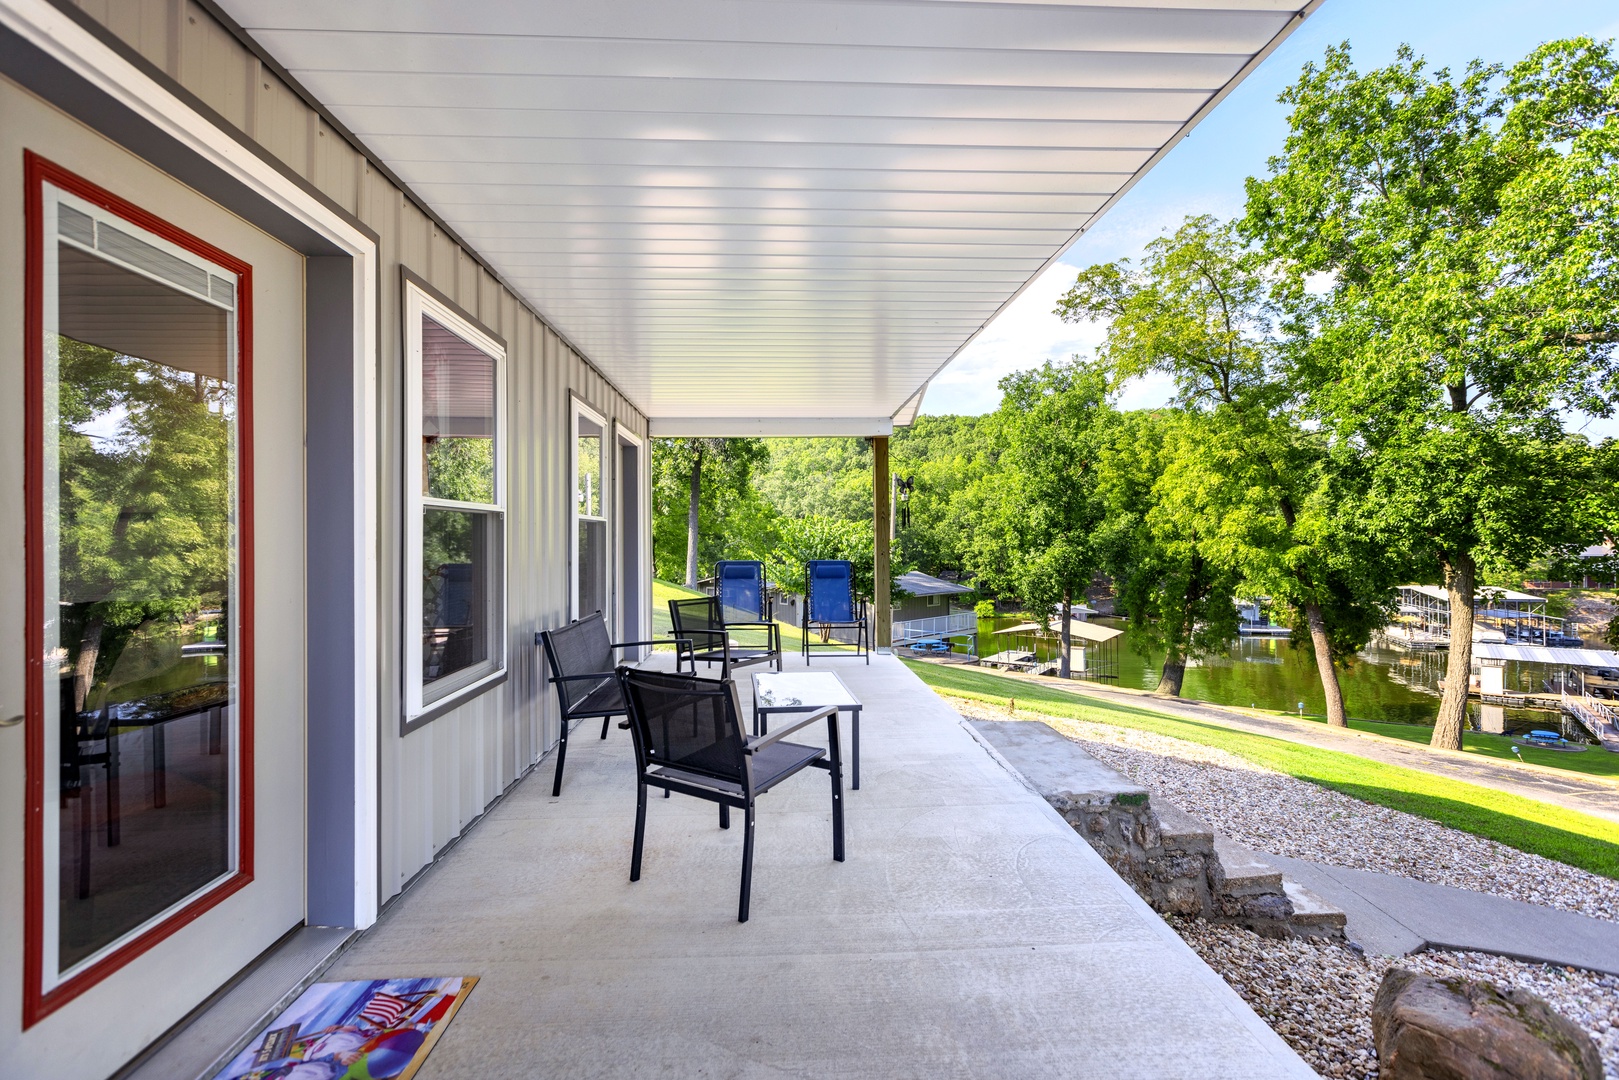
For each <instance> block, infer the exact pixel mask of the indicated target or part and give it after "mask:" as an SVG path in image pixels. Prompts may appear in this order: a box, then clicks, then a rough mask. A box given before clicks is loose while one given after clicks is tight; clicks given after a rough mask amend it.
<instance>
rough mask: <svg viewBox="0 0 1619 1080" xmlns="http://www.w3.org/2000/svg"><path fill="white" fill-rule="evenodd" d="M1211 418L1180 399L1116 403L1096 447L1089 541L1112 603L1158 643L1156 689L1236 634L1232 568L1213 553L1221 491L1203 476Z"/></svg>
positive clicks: (1177, 687)
mask: <svg viewBox="0 0 1619 1080" xmlns="http://www.w3.org/2000/svg"><path fill="white" fill-rule="evenodd" d="M1209 435H1210V422H1209V418H1208V417H1206V416H1203V415H1200V414H1198V413H1195V412H1191V411H1188V410H1185V409H1158V410H1151V411H1142V412H1126V413H1118V414H1116V415H1115V416H1114V417H1113V418H1112V422H1111V423H1109V424H1108V425H1107V426H1106V429H1105V432H1104V438H1103V439H1102V440H1101V444H1100V448H1099V453H1098V455H1097V459H1096V460H1097V468H1096V472H1097V496H1098V498H1099V500H1100V502H1101V504H1102V507H1103V510H1104V516H1103V518H1102V521H1101V523H1100V525H1099V527H1098V528H1097V530H1096V532H1095V534H1094V538H1093V543H1094V545H1095V547H1096V549H1097V552H1098V554H1099V556H1100V560H1101V565H1102V567H1103V569H1105V570H1106V572H1107V573H1108V574H1109V575H1111V576H1112V578H1113V581H1114V588H1115V590H1116V595H1117V606H1118V608H1119V609H1120V610H1121V611H1123V612H1124V613H1125V614H1126V615H1128V616H1129V618H1130V621H1131V623H1132V624H1133V625H1134V627H1135V628H1136V632H1137V633H1139V634H1141V635H1142V636H1143V637H1144V638H1145V639H1146V640H1147V641H1148V642H1150V643H1151V644H1153V645H1154V646H1156V647H1158V648H1161V649H1163V650H1164V665H1163V673H1162V675H1161V676H1160V677H1159V680H1158V685H1157V687H1156V688H1155V689H1154V691H1153V692H1154V693H1155V694H1158V695H1161V696H1164V697H1178V696H1179V695H1180V692H1181V684H1182V681H1183V680H1184V678H1185V675H1186V663H1187V661H1188V660H1190V659H1194V658H1197V657H1204V656H1213V655H1218V654H1221V653H1224V652H1225V651H1226V650H1227V649H1228V648H1229V647H1230V643H1231V641H1232V639H1234V638H1235V637H1236V636H1237V607H1236V602H1235V594H1236V588H1237V585H1238V583H1239V581H1240V580H1241V578H1240V576H1239V575H1238V574H1237V573H1236V572H1235V571H1234V570H1233V569H1232V568H1231V567H1230V565H1229V560H1225V559H1222V558H1220V557H1219V555H1220V537H1219V529H1220V523H1221V516H1222V515H1221V509H1222V506H1221V502H1220V499H1221V495H1222V490H1223V489H1222V488H1221V487H1220V486H1219V485H1214V484H1210V483H1209V482H1208V474H1207V468H1208V457H1207V454H1208V451H1209V445H1210V443H1209Z"/></svg>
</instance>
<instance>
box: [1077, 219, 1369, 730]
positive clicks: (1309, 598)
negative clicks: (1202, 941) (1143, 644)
mask: <svg viewBox="0 0 1619 1080" xmlns="http://www.w3.org/2000/svg"><path fill="white" fill-rule="evenodd" d="M1265 271H1266V268H1265V266H1264V263H1263V262H1262V261H1261V259H1260V257H1259V255H1258V254H1257V253H1256V252H1254V251H1253V250H1251V249H1250V247H1249V246H1248V245H1247V244H1246V243H1245V242H1244V241H1243V240H1242V239H1241V238H1240V237H1238V236H1237V235H1236V233H1235V231H1234V230H1233V229H1232V228H1231V227H1230V226H1229V225H1226V224H1223V223H1221V222H1218V221H1216V220H1215V219H1214V218H1212V217H1207V216H1201V217H1190V218H1188V219H1187V220H1186V221H1185V222H1184V223H1183V224H1182V225H1181V227H1180V228H1179V229H1178V230H1177V231H1176V232H1175V233H1173V234H1172V235H1167V236H1162V237H1159V238H1158V239H1156V240H1154V241H1152V242H1151V243H1149V244H1148V245H1147V248H1146V253H1145V257H1144V258H1143V260H1142V262H1141V265H1140V267H1139V268H1137V267H1135V266H1132V265H1131V264H1130V261H1129V260H1120V261H1118V262H1113V263H1104V264H1100V265H1096V266H1091V267H1089V268H1087V269H1085V270H1082V271H1081V272H1080V273H1079V276H1078V278H1077V279H1076V281H1075V283H1074V285H1073V287H1072V288H1071V289H1069V291H1068V292H1067V294H1065V295H1064V296H1063V298H1062V299H1061V300H1060V301H1059V303H1058V306H1057V313H1058V314H1059V315H1061V316H1062V317H1063V319H1064V320H1066V321H1069V322H1080V321H1085V320H1103V321H1105V322H1106V324H1107V330H1106V337H1105V339H1104V341H1103V343H1102V346H1101V348H1100V349H1099V350H1098V359H1099V361H1100V362H1101V364H1102V365H1103V367H1104V369H1105V370H1106V371H1107V373H1108V376H1109V379H1110V381H1111V383H1112V384H1113V385H1114V386H1118V385H1120V384H1122V383H1124V382H1127V381H1129V380H1130V379H1134V378H1137V377H1140V376H1142V375H1147V374H1152V373H1162V374H1167V375H1169V376H1170V377H1171V378H1173V379H1174V381H1175V386H1176V391H1177V393H1176V404H1177V405H1178V406H1180V407H1181V408H1182V409H1184V410H1186V411H1187V412H1188V414H1190V415H1188V416H1187V417H1186V418H1185V423H1187V424H1192V425H1199V424H1200V430H1201V437H1200V442H1199V443H1198V444H1197V445H1196V446H1195V448H1194V451H1193V453H1192V454H1191V455H1190V456H1189V457H1186V458H1184V459H1176V460H1175V461H1174V462H1172V463H1170V465H1168V466H1166V467H1172V468H1173V470H1174V472H1175V477H1174V479H1175V481H1176V482H1177V483H1179V484H1183V485H1185V484H1195V485H1197V486H1198V487H1199V488H1201V490H1200V492H1199V493H1198V499H1197V505H1198V506H1199V507H1201V508H1202V509H1201V510H1200V511H1199V514H1200V515H1201V516H1202V517H1203V518H1204V520H1202V521H1201V522H1199V523H1198V525H1197V533H1198V535H1199V536H1200V537H1201V544H1202V549H1203V552H1204V557H1205V558H1208V559H1210V560H1213V561H1214V562H1216V563H1217V564H1218V565H1220V566H1221V568H1222V569H1223V570H1225V571H1227V572H1230V573H1235V574H1237V575H1239V576H1240V577H1241V578H1242V579H1243V581H1244V583H1245V585H1246V587H1247V588H1248V589H1249V590H1250V593H1251V594H1252V595H1263V596H1268V597H1270V598H1271V600H1272V601H1273V602H1274V603H1275V605H1276V610H1278V611H1279V612H1280V613H1282V614H1283V615H1284V617H1287V616H1289V615H1291V616H1295V617H1294V618H1293V619H1292V622H1293V625H1294V628H1295V631H1296V633H1298V634H1299V636H1300V637H1302V638H1303V639H1304V640H1307V641H1309V642H1310V644H1311V646H1312V647H1313V649H1314V652H1315V658H1316V667H1317V670H1318V671H1319V672H1320V677H1321V686H1322V690H1323V694H1324V697H1325V699H1326V703H1327V719H1328V722H1329V723H1332V724H1336V725H1338V726H1344V725H1345V724H1346V723H1347V718H1346V714H1345V712H1344V704H1343V692H1342V690H1341V688H1340V686H1339V682H1338V672H1337V669H1336V667H1335V659H1336V658H1341V657H1343V656H1345V655H1346V654H1350V653H1353V652H1354V651H1356V650H1357V649H1359V648H1360V647H1361V646H1362V645H1364V644H1365V643H1366V640H1367V638H1368V637H1369V636H1370V633H1371V630H1372V628H1373V627H1375V626H1376V625H1377V623H1378V622H1379V621H1380V617H1381V615H1382V613H1383V611H1384V606H1385V604H1386V602H1387V598H1388V596H1389V595H1390V594H1391V592H1392V589H1391V588H1390V585H1391V584H1392V582H1391V581H1390V580H1389V577H1388V574H1387V572H1386V568H1387V567H1388V566H1389V565H1390V560H1388V559H1387V558H1385V557H1382V556H1377V557H1368V554H1367V553H1366V551H1365V548H1364V545H1360V544H1356V543H1354V542H1353V540H1352V537H1351V536H1350V532H1351V530H1350V528H1349V525H1350V523H1349V522H1348V521H1347V520H1346V517H1345V515H1344V514H1343V512H1342V511H1343V500H1342V499H1341V498H1340V497H1339V496H1340V495H1341V494H1342V493H1343V492H1344V490H1345V488H1346V486H1348V485H1347V483H1346V481H1347V480H1348V476H1346V475H1345V474H1344V473H1343V472H1342V470H1339V469H1336V468H1335V465H1336V464H1338V461H1337V459H1335V458H1334V456H1333V455H1331V454H1330V453H1328V444H1327V441H1326V440H1325V439H1323V438H1321V437H1319V436H1318V435H1317V434H1316V433H1314V432H1312V431H1311V430H1309V429H1308V427H1307V425H1306V424H1305V422H1304V418H1303V417H1302V416H1301V415H1300V413H1299V410H1298V405H1299V400H1300V399H1299V394H1298V393H1297V384H1296V380H1295V372H1294V364H1293V358H1294V356H1296V355H1297V348H1298V346H1297V344H1296V343H1293V344H1294V347H1292V348H1290V347H1289V345H1290V342H1289V341H1288V339H1287V338H1286V337H1285V336H1284V335H1283V334H1282V333H1281V332H1280V330H1279V328H1278V322H1279V321H1280V322H1282V323H1284V324H1287V325H1292V326H1297V325H1298V324H1299V323H1301V322H1302V321H1303V320H1301V319H1300V318H1298V317H1297V315H1296V313H1293V312H1290V311H1288V310H1285V309H1284V310H1282V311H1280V312H1279V311H1278V310H1277V308H1276V304H1275V301H1274V299H1273V297H1272V295H1271V287H1270V281H1269V279H1268V277H1267V274H1266V272H1265ZM1287 295H1288V296H1289V297H1290V298H1292V299H1294V300H1296V301H1297V302H1299V303H1307V300H1306V298H1305V297H1304V296H1303V295H1302V294H1297V293H1291V294H1287ZM1279 316H1280V318H1279ZM1307 345H1308V342H1307V341H1306V342H1305V347H1307ZM1349 475H1353V472H1351V473H1350V474H1349ZM1186 509H1187V507H1186V506H1182V507H1181V510H1182V511H1183V516H1184V511H1185V510H1186ZM1165 512H1166V513H1167V508H1166V510H1165ZM1357 556H1359V557H1357Z"/></svg>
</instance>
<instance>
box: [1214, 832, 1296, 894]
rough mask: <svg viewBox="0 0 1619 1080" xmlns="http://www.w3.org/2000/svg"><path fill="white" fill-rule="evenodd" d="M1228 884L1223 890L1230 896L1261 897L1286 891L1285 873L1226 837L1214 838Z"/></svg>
mask: <svg viewBox="0 0 1619 1080" xmlns="http://www.w3.org/2000/svg"><path fill="white" fill-rule="evenodd" d="M1214 853H1215V855H1217V856H1219V859H1220V868H1221V870H1222V871H1224V882H1223V884H1222V885H1221V886H1220V891H1221V892H1224V893H1225V894H1226V895H1228V896H1258V895H1261V894H1263V893H1280V892H1281V891H1282V872H1281V871H1280V870H1278V869H1276V868H1275V867H1274V866H1272V865H1271V864H1270V863H1268V862H1266V861H1265V860H1264V859H1262V858H1261V857H1260V856H1259V854H1258V853H1257V852H1255V851H1253V850H1252V849H1250V848H1247V847H1244V846H1243V845H1241V844H1239V843H1237V842H1236V841H1235V840H1232V839H1230V838H1229V837H1225V836H1216V837H1215V838H1214Z"/></svg>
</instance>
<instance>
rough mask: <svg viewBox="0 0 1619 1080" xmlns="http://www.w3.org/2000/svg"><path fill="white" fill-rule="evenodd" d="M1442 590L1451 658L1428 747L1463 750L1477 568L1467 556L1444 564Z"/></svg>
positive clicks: (1462, 555) (1471, 656) (1471, 653)
mask: <svg viewBox="0 0 1619 1080" xmlns="http://www.w3.org/2000/svg"><path fill="white" fill-rule="evenodd" d="M1444 566H1445V591H1446V592H1448V593H1449V594H1450V659H1449V661H1448V663H1446V665H1445V694H1444V696H1443V697H1441V698H1440V699H1439V718H1438V719H1437V720H1436V721H1434V726H1433V739H1432V740H1431V741H1430V742H1429V744H1428V745H1430V746H1437V747H1439V748H1440V749H1442V750H1460V749H1461V748H1462V729H1463V728H1465V727H1466V726H1467V684H1468V681H1469V680H1470V679H1471V678H1472V672H1473V585H1474V582H1475V577H1476V574H1477V567H1475V566H1474V564H1473V557H1472V556H1471V555H1468V554H1465V553H1464V554H1461V555H1457V556H1456V557H1455V558H1454V559H1447V560H1446V561H1445V564H1444Z"/></svg>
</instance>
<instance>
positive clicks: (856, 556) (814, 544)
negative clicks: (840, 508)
mask: <svg viewBox="0 0 1619 1080" xmlns="http://www.w3.org/2000/svg"><path fill="white" fill-rule="evenodd" d="M871 530H872V523H871V520H870V519H869V518H868V519H867V520H864V521H840V520H838V519H837V518H831V517H826V516H824V515H821V514H813V515H811V516H809V517H802V518H797V519H783V520H782V521H781V524H780V528H779V531H778V533H777V535H776V542H775V544H774V546H773V547H771V549H770V550H769V551H761V552H759V553H758V555H757V557H758V558H761V559H763V560H764V562H765V572H766V573H767V574H769V575H770V580H771V581H773V582H776V583H778V584H780V585H781V586H782V587H783V588H784V589H787V590H789V591H792V592H800V593H801V592H803V590H804V574H805V572H806V564H807V563H808V562H809V561H810V560H812V559H847V560H849V562H851V563H853V564H854V591H855V597H856V598H857V599H859V600H864V601H866V602H868V603H869V602H870V601H871V597H872V566H873V560H874V558H875V551H874V549H873V538H872V531H871ZM889 570H890V579H889V595H890V596H898V595H899V593H900V590H898V589H897V588H895V587H894V584H893V579H894V578H896V577H898V576H899V575H898V573H897V572H896V571H895V568H894V566H893V564H892V562H890V566H889Z"/></svg>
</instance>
